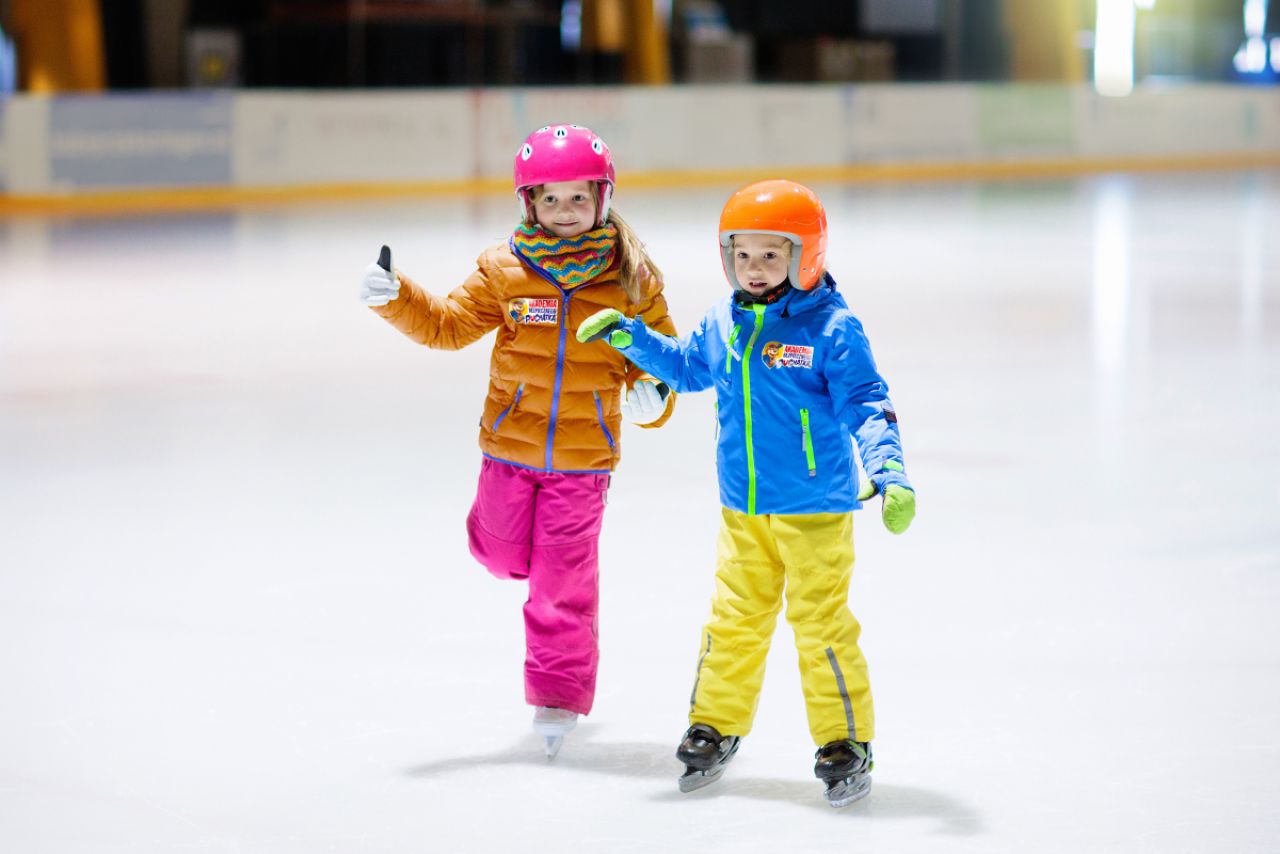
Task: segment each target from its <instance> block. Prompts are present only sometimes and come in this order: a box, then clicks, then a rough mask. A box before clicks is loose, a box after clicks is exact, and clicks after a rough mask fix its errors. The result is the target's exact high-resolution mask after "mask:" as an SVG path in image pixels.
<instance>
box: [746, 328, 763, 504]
mask: <svg viewBox="0 0 1280 854" xmlns="http://www.w3.org/2000/svg"><path fill="white" fill-rule="evenodd" d="M752 308H753V309H754V310H755V313H756V324H755V328H754V329H752V331H751V337H750V338H748V339H747V346H746V349H744V350H743V351H742V408H743V417H744V418H745V420H746V433H747V515H748V516H754V515H756V449H755V444H754V442H753V440H752V437H751V350H752V348H754V347H755V346H756V339H757V338H759V337H760V330H761V329H762V328H763V327H764V305H763V304H761V303H756V304H755V305H754V306H752Z"/></svg>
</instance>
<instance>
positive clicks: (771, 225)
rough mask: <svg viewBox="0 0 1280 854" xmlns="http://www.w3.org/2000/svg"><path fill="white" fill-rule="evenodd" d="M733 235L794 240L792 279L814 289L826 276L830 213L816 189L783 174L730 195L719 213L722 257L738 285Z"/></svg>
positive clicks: (728, 274)
mask: <svg viewBox="0 0 1280 854" xmlns="http://www.w3.org/2000/svg"><path fill="white" fill-rule="evenodd" d="M735 234H776V235H778V236H779V237H785V238H787V239H788V240H790V241H791V243H792V246H793V247H794V248H793V249H792V250H791V284H792V286H793V287H796V288H799V289H800V290H803V291H807V290H812V289H813V286H814V285H816V284H818V280H819V279H820V278H822V272H823V270H824V269H825V262H826V258H827V212H826V211H825V210H823V208H822V202H820V201H819V200H818V196H817V194H816V193H814V192H813V190H810V189H809V188H808V187H806V186H804V185H803V184H797V183H796V182H795V181H783V180H781V179H777V180H771V181H757V182H756V183H754V184H748V185H747V186H745V187H743V188H742V189H741V190H739V191H738V192H736V193H734V194H733V195H732V196H730V197H729V201H727V202H725V205H724V210H723V211H721V212H720V258H721V260H722V261H723V262H724V273H725V275H726V276H728V277H729V283H730V284H732V285H733V286H734V287H735V288H739V287H741V285H739V284H738V277H737V276H735V275H734V273H733V249H732V247H731V245H730V244H731V243H732V242H733V236H734V235H735Z"/></svg>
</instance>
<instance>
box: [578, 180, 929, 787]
mask: <svg viewBox="0 0 1280 854" xmlns="http://www.w3.org/2000/svg"><path fill="white" fill-rule="evenodd" d="M720 246H721V253H722V256H723V260H724V269H725V274H726V275H727V276H728V278H729V282H730V284H732V285H733V287H734V291H733V293H732V295H731V296H730V297H729V298H727V299H725V300H724V301H722V302H720V303H718V304H716V305H715V306H713V307H712V308H711V310H710V311H709V312H707V315H706V317H704V318H703V320H702V323H701V325H700V326H699V327H698V329H697V330H696V331H694V332H693V333H692V334H690V335H689V336H687V337H686V338H684V339H683V340H677V339H675V338H671V337H669V336H667V335H663V334H661V333H657V332H654V331H652V330H650V329H649V328H647V327H646V326H645V325H644V323H643V322H642V321H641V320H639V319H631V318H627V317H625V316H623V315H622V314H621V313H620V312H617V311H613V310H611V309H607V310H605V311H601V312H598V313H597V314H595V315H593V316H592V317H590V318H588V319H587V320H586V321H585V322H583V324H582V325H581V326H580V327H579V329H578V340H580V341H584V342H585V341H591V340H596V339H604V340H606V341H608V343H609V344H610V345H612V346H613V347H615V348H617V349H618V350H620V351H621V352H622V353H624V354H626V356H627V358H628V359H630V360H631V361H632V362H633V363H635V364H636V365H637V366H639V367H640V368H642V369H644V370H646V371H648V372H649V373H650V374H652V375H653V376H655V377H657V378H658V379H660V380H662V381H664V382H666V383H667V384H669V385H670V386H671V388H673V389H674V390H675V391H677V392H682V393H683V392H691V391H701V390H704V389H707V388H711V387H714V388H715V390H716V398H717V406H716V408H717V417H718V420H719V438H718V440H717V452H716V466H717V471H718V473H719V479H720V500H721V504H722V505H723V507H722V508H721V522H720V535H719V541H718V545H717V555H718V557H717V568H716V594H715V598H714V599H713V600H712V605H711V617H710V619H709V620H708V622H707V624H706V627H705V628H704V630H703V638H702V643H701V649H700V652H699V656H698V668H697V676H696V677H695V680H694V685H693V694H692V697H691V702H690V710H689V723H690V724H691V726H690V727H689V730H688V731H687V732H686V733H685V738H684V741H683V742H682V743H681V744H680V747H679V748H678V750H677V752H676V756H677V758H678V759H680V761H681V762H683V763H684V764H685V766H686V771H685V773H684V776H682V777H681V778H680V789H681V791H691V790H693V789H696V788H699V787H701V786H704V785H706V784H707V783H710V782H712V781H713V780H715V779H717V778H718V777H719V776H720V774H721V773H722V772H723V770H724V765H725V763H726V762H728V761H729V759H730V758H732V756H733V755H734V753H735V752H736V751H737V749H738V745H739V742H740V740H741V738H742V737H743V736H745V735H746V734H747V733H748V732H750V730H751V724H752V720H753V718H754V716H755V710H756V703H757V700H758V698H759V693H760V686H761V683H762V682H763V680H764V667H765V658H766V655H767V653H768V650H769V641H770V638H771V636H772V634H773V629H774V625H775V623H776V619H777V615H778V611H779V610H780V609H781V606H782V596H783V589H784V586H785V588H786V596H787V621H788V622H789V623H790V624H791V626H792V628H793V630H794V631H795V637H796V646H797V648H798V651H799V655H800V672H801V682H802V686H803V689H804V696H805V705H806V709H807V711H808V717H809V730H810V733H811V734H812V736H813V739H814V743H815V744H817V745H818V752H817V754H816V760H817V762H816V764H815V766H814V773H815V774H816V775H817V776H818V777H819V778H820V779H822V780H823V781H824V782H825V783H826V785H827V799H828V801H829V802H830V803H831V804H832V805H833V806H844V805H846V804H849V803H852V802H853V801H855V800H858V799H859V798H861V797H863V796H864V795H866V794H867V792H868V791H869V790H870V787H871V777H870V772H871V769H872V754H871V744H870V742H871V740H872V738H873V736H874V732H875V718H874V712H873V709H872V703H871V690H870V686H869V684H868V681H867V664H866V660H865V659H864V658H863V656H862V652H861V651H860V650H859V649H858V636H859V634H860V631H861V629H860V627H859V625H858V621H857V620H856V619H854V616H853V614H852V613H851V612H850V611H849V607H848V594H849V579H850V576H851V575H852V572H853V511H854V510H856V509H858V507H860V506H861V504H860V501H861V500H865V499H867V498H870V497H871V496H872V495H874V494H876V493H877V492H878V493H880V495H881V496H882V497H883V511H882V512H883V518H884V523H885V525H886V527H888V529H889V530H890V531H892V532H893V533H895V534H898V533H902V532H903V531H905V530H906V528H907V526H908V525H909V524H910V523H911V519H912V518H913V517H914V515H915V492H914V490H913V489H912V488H911V484H910V482H909V481H908V480H907V476H906V472H905V469H904V468H903V462H902V444H901V441H900V439H899V435H898V418H897V415H896V414H894V409H893V405H892V404H891V403H890V401H889V397H888V388H887V386H886V385H885V382H884V380H883V379H881V377H880V374H879V373H878V372H877V370H876V366H875V360H874V359H873V358H872V356H871V348H870V345H869V344H868V343H867V338H866V336H865V335H864V334H863V331H862V324H861V323H859V322H858V319H857V318H856V317H855V316H854V315H853V313H852V312H850V311H849V308H848V306H847V305H846V303H845V301H844V298H843V297H842V296H841V295H840V293H839V291H837V290H836V283H835V281H834V280H833V279H832V278H831V276H830V274H829V273H827V272H826V270H825V267H824V260H825V256H826V247H827V221H826V213H825V211H824V210H823V207H822V203H821V202H820V201H819V200H818V197H817V196H816V195H815V194H814V193H813V191H812V190H810V189H808V188H807V187H804V186H801V185H800V184H796V183H794V182H792V181H781V180H773V181H762V182H759V183H756V184H752V185H750V186H747V187H744V188H743V189H741V190H739V191H738V192H737V193H735V194H734V195H733V196H732V197H731V198H730V199H729V201H728V203H727V204H726V205H725V208H724V211H723V213H722V214H721V217H720ZM850 433H852V435H853V437H854V439H855V440H856V441H857V444H858V449H859V451H860V453H861V455H862V462H863V467H864V468H865V470H866V472H867V475H868V477H869V480H870V483H869V485H868V487H867V488H865V489H864V490H863V494H859V490H858V489H857V470H856V466H855V463H854V458H853V453H852V447H851V442H850V440H849V436H850Z"/></svg>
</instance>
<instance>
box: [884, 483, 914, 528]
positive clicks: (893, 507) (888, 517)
mask: <svg viewBox="0 0 1280 854" xmlns="http://www.w3.org/2000/svg"><path fill="white" fill-rule="evenodd" d="M880 515H881V516H882V517H883V519H884V526H885V527H886V528H888V529H889V532H890V533H892V534H901V533H902V532H903V531H905V530H907V526H909V525H910V524H911V520H912V519H914V518H915V517H916V494H915V492H914V491H912V490H910V489H907V488H906V487H905V486H897V485H894V486H888V487H886V488H885V491H884V506H883V507H882V508H881V511H880Z"/></svg>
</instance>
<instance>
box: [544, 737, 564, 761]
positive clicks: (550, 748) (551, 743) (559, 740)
mask: <svg viewBox="0 0 1280 854" xmlns="http://www.w3.org/2000/svg"><path fill="white" fill-rule="evenodd" d="M546 742H547V743H546V748H547V758H548V759H555V758H556V754H557V753H559V752H560V747H561V745H563V744H564V736H563V735H549V736H546Z"/></svg>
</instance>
